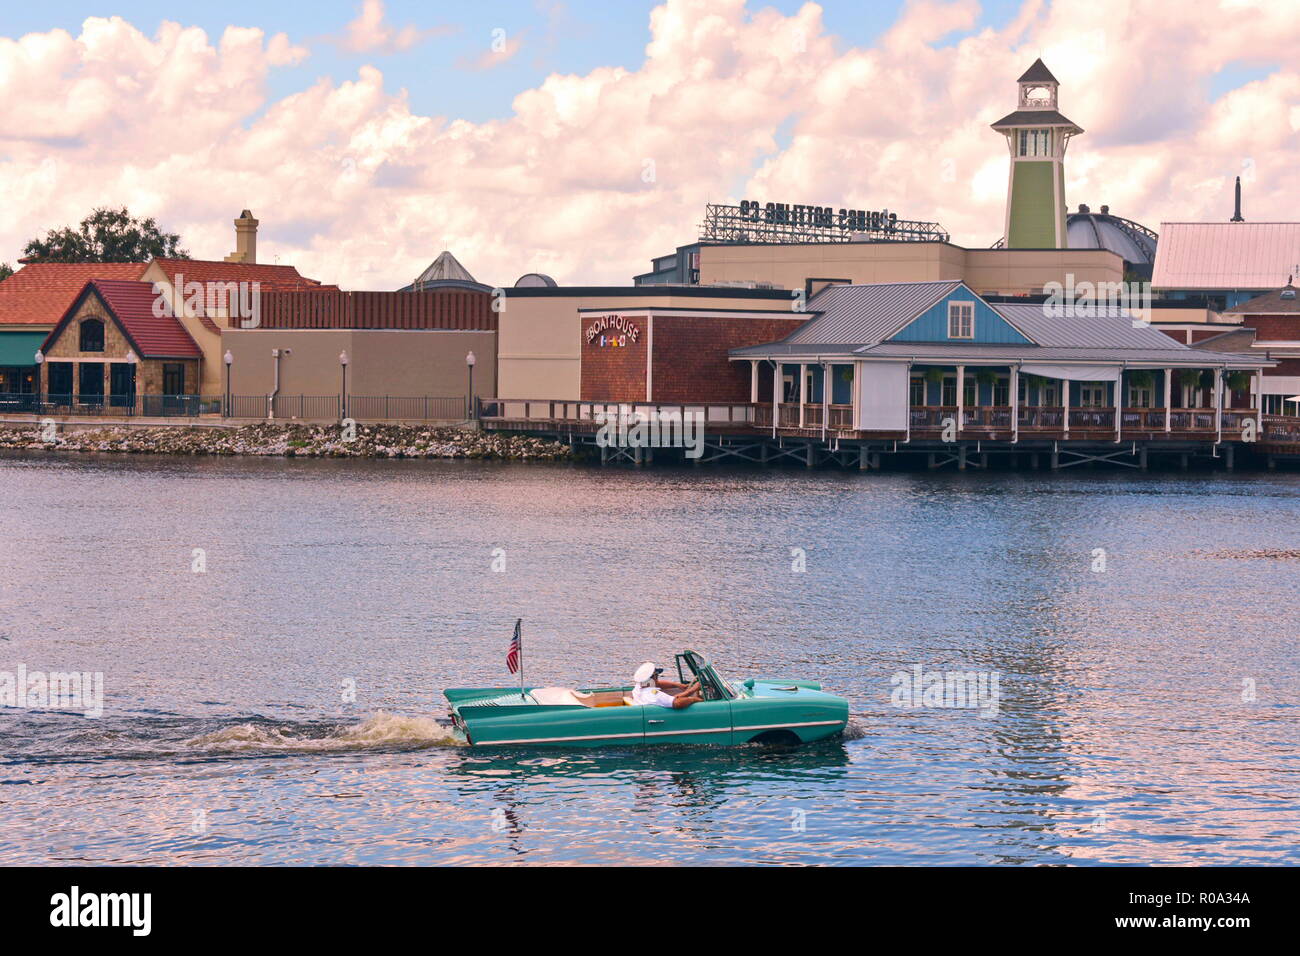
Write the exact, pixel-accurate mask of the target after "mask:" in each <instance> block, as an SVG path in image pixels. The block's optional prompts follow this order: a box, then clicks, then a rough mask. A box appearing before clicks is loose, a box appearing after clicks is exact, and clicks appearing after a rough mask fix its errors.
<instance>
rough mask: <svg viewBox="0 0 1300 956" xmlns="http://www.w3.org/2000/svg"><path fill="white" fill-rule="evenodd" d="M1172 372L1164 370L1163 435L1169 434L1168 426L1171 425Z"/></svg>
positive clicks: (1168, 369)
mask: <svg viewBox="0 0 1300 956" xmlns="http://www.w3.org/2000/svg"><path fill="white" fill-rule="evenodd" d="M1173 383H1174V370H1173V369H1171V368H1167V369H1165V434H1166V435H1168V434H1169V429H1170V426H1171V425H1172V424H1173V422H1172V419H1173V395H1174V386H1173Z"/></svg>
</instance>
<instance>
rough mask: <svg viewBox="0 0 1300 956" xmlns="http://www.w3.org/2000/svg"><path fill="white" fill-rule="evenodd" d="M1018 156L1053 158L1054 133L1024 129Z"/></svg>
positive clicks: (1019, 141) (1021, 134) (1021, 133)
mask: <svg viewBox="0 0 1300 956" xmlns="http://www.w3.org/2000/svg"><path fill="white" fill-rule="evenodd" d="M1016 155H1017V156H1051V155H1052V131H1051V130H1050V129H1022V130H1021V131H1020V137H1019V140H1018V148H1017V152H1016Z"/></svg>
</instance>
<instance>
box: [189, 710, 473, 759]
mask: <svg viewBox="0 0 1300 956" xmlns="http://www.w3.org/2000/svg"><path fill="white" fill-rule="evenodd" d="M185 746H186V747H187V748H190V749H192V750H205V751H209V752H222V753H231V752H243V751H252V752H261V753H266V752H278V753H321V752H328V751H347V750H370V749H378V748H385V749H387V748H400V749H422V748H425V747H457V746H461V742H460V741H458V740H457V739H456V738H455V737H454V736H453V735H452V732H451V728H450V727H448V726H446V725H445V724H441V723H439V722H438V721H436V720H433V719H432V718H430V717H403V716H401V715H399V714H388V713H385V712H383V711H380V712H378V713H376V714H373V715H371V716H370V717H368V718H366V719H365V720H363V721H362V722H361V723H359V724H343V725H304V724H276V723H271V722H259V723H242V724H235V725H234V726H232V727H223V728H222V729H220V730H214V731H212V732H211V733H206V734H202V735H200V736H198V737H192V738H190V739H189V740H187V741H185Z"/></svg>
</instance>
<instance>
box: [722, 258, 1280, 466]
mask: <svg viewBox="0 0 1300 956" xmlns="http://www.w3.org/2000/svg"><path fill="white" fill-rule="evenodd" d="M808 305H809V311H810V312H811V313H812V315H813V318H811V319H810V320H809V321H808V322H807V323H806V324H804V325H803V326H801V327H800V328H798V329H797V330H795V331H794V332H793V333H791V334H790V335H788V336H786V337H785V338H784V339H781V340H779V341H776V342H772V343H769V344H766V345H757V346H749V347H746V348H738V349H733V350H731V352H730V353H729V355H730V358H731V360H732V361H733V362H748V363H750V369H751V382H752V383H753V388H752V392H753V394H751V401H752V402H754V403H755V404H756V415H755V420H756V423H758V424H759V425H761V426H763V427H770V428H771V429H772V434H773V435H774V436H780V435H790V436H801V437H821V438H827V439H849V440H853V439H869V438H895V439H902V440H904V441H909V442H910V441H913V440H924V439H930V440H939V441H943V442H953V441H961V440H966V439H974V440H985V441H989V442H1011V443H1019V442H1021V441H1027V440H1030V439H1035V438H1037V439H1043V440H1051V441H1061V440H1067V439H1073V440H1090V441H1094V442H1095V441H1121V440H1124V439H1129V438H1132V439H1134V440H1137V439H1142V440H1144V441H1145V440H1149V439H1179V438H1181V439H1187V440H1196V441H1205V440H1209V441H1213V442H1216V443H1217V442H1219V441H1222V440H1224V439H1233V438H1239V437H1240V436H1241V434H1242V433H1243V430H1246V431H1249V430H1250V429H1252V428H1257V427H1259V426H1260V425H1261V424H1262V422H1261V421H1260V413H1259V403H1258V401H1257V400H1256V398H1255V396H1257V395H1258V394H1259V391H1260V389H1259V378H1260V376H1261V375H1262V373H1263V369H1264V368H1266V367H1269V366H1271V365H1272V364H1274V363H1273V362H1272V361H1271V360H1270V359H1268V358H1267V357H1263V356H1256V355H1243V354H1227V353H1225V354H1220V353H1217V352H1213V351H1207V350H1204V349H1196V348H1189V347H1188V346H1185V345H1182V344H1180V343H1178V342H1176V341H1174V340H1173V339H1171V338H1170V337H1169V336H1167V335H1165V334H1164V333H1162V332H1160V331H1158V330H1156V329H1154V328H1152V327H1151V326H1150V325H1148V324H1146V323H1145V322H1143V321H1141V320H1139V319H1137V318H1135V317H1134V315H1133V314H1132V313H1130V312H1128V311H1126V310H1124V309H1122V308H1118V307H1115V306H1109V305H1097V306H1088V305H1087V304H1084V303H1081V304H1080V305H1078V306H1077V307H1076V308H1074V309H1070V308H1068V306H1065V305H1063V304H1057V303H1053V302H1051V301H1050V300H1049V301H1046V302H1042V301H1028V300H1021V301H1011V302H1008V301H989V300H986V299H985V298H983V297H981V296H980V295H979V294H977V293H976V292H975V291H974V290H972V289H971V288H970V287H969V286H967V285H966V284H965V283H963V282H960V281H956V280H952V281H938V282H907V283H882V284H872V285H835V286H831V287H829V288H827V289H825V290H823V291H822V292H821V293H819V294H818V295H817V296H815V297H814V298H813V299H812V300H810V302H809V304H808ZM764 367H770V368H772V369H773V370H774V371H775V373H776V374H774V375H773V376H772V377H771V381H772V391H771V394H770V395H759V394H757V392H758V383H759V380H760V375H759V373H760V369H762V368H764ZM763 378H764V379H765V380H766V378H767V376H766V375H764V376H763ZM1252 418H1253V419H1255V421H1254V424H1253V425H1248V424H1247V421H1248V419H1252Z"/></svg>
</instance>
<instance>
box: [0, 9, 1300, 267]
mask: <svg viewBox="0 0 1300 956" xmlns="http://www.w3.org/2000/svg"><path fill="white" fill-rule="evenodd" d="M1296 49H1300V16H1296V15H1295V10H1294V6H1293V4H1291V3H1280V2H1277V0H1217V2H1215V0H1054V2H1053V0H985V2H983V3H981V2H978V0H824V2H822V3H804V2H797V0H773V2H768V3H760V2H754V0H661V2H658V3H650V2H640V0H617V2H611V0H602V2H597V0H481V2H477V3H467V2H454V3H453V2H429V0H320V2H314V3H310V4H308V3H302V2H293V0H281V2H278V3H267V2H265V0H261V2H258V3H253V2H251V0H226V2H223V3H221V4H214V3H188V4H187V3H184V2H177V0H170V2H167V3H162V2H157V0H101V2H97V3H88V2H81V0H45V2H43V3H41V4H20V3H17V2H14V0H0V101H2V102H3V103H4V104H5V108H4V109H3V110H2V111H0V189H2V190H3V192H2V194H3V196H4V197H5V216H4V217H3V218H2V219H0V262H5V261H8V262H15V261H16V260H17V258H18V257H19V256H20V255H21V250H22V247H23V245H24V244H25V243H26V241H27V240H28V239H31V238H33V237H34V236H38V235H43V234H44V232H45V231H46V230H48V229H51V228H57V227H59V226H63V225H65V224H75V223H76V222H78V221H79V220H80V219H81V218H82V217H83V216H85V215H86V214H87V213H88V212H90V211H91V210H92V209H94V208H96V207H98V206H127V207H128V208H129V209H130V210H131V211H132V213H134V214H136V215H139V216H152V217H155V218H156V219H157V220H158V221H159V223H160V225H162V226H163V227H164V228H165V229H167V230H168V231H173V232H178V233H180V234H181V235H182V237H183V239H184V243H185V245H186V247H187V248H188V249H189V251H190V253H191V254H192V255H194V256H195V257H196V258H209V259H220V258H222V257H224V256H225V255H227V254H228V253H229V252H231V251H232V250H233V248H234V227H233V225H232V220H233V219H234V218H235V217H236V216H237V215H238V213H239V211H240V210H241V209H245V208H249V209H251V210H252V211H253V212H254V214H255V215H256V216H257V217H258V219H259V220H260V221H261V228H260V233H259V259H260V261H263V262H280V263H286V264H293V265H295V266H297V267H298V269H299V271H301V272H302V273H303V274H305V275H308V276H311V277H312V278H316V279H319V280H322V281H325V282H333V283H339V284H341V285H343V286H344V287H345V288H352V289H394V288H398V287H400V286H401V285H404V284H406V283H407V282H409V281H410V280H411V279H412V278H414V277H415V276H416V275H417V274H418V273H419V272H421V271H422V270H423V269H424V268H425V267H426V266H427V265H428V264H429V263H430V262H431V261H432V260H433V259H434V258H435V257H436V256H437V255H438V253H439V252H441V251H442V250H444V249H449V250H451V252H452V253H453V254H454V255H456V257H457V258H458V259H460V261H461V262H462V263H463V264H464V265H465V266H466V268H468V269H469V271H470V272H471V273H473V274H474V275H475V277H476V278H478V279H479V280H480V281H482V282H486V283H488V284H490V285H494V286H498V285H499V286H508V285H511V284H513V283H514V281H515V279H516V278H518V277H519V276H520V275H523V274H525V273H528V272H545V273H549V274H550V275H552V276H554V277H555V278H556V279H557V280H558V281H560V282H561V283H563V284H585V285H596V284H619V285H623V284H628V283H629V282H630V281H631V277H632V276H633V275H635V274H636V273H639V272H644V271H647V270H648V269H649V267H650V259H651V258H652V257H654V256H659V255H664V254H666V253H669V252H671V251H672V250H673V249H674V248H676V247H677V246H679V245H683V244H686V243H688V242H690V241H692V240H693V239H694V238H695V236H696V235H697V234H698V227H699V222H700V219H701V217H702V214H703V211H704V205H705V204H706V203H707V202H739V201H740V200H742V199H753V200H759V201H764V202H765V201H777V202H789V203H807V204H813V205H829V206H835V207H843V206H847V207H851V208H865V209H881V208H887V209H890V210H892V211H894V212H896V213H898V214H899V216H900V217H901V218H907V219H921V220H932V221H937V222H939V223H940V224H941V225H942V226H943V227H944V228H945V229H946V230H947V231H948V232H949V233H951V235H952V237H953V241H954V242H956V243H958V244H961V245H967V246H972V247H979V246H987V245H990V244H991V243H993V242H994V241H996V240H997V239H998V238H999V237H1000V236H1001V232H1002V220H1003V211H1004V205H1005V200H1006V180H1007V165H1008V159H1007V150H1006V146H1005V143H1004V141H1003V140H1002V138H1001V136H1000V135H999V134H997V133H995V132H993V131H992V130H990V129H989V128H988V127H989V124H990V123H991V122H994V121H995V120H997V119H998V118H1000V117H1001V116H1003V115H1004V114H1006V113H1008V112H1011V111H1012V110H1013V109H1014V107H1015V96H1016V85H1015V81H1016V78H1017V77H1018V76H1019V75H1020V74H1021V73H1022V72H1023V71H1024V70H1025V69H1026V68H1027V67H1028V66H1029V65H1030V63H1032V62H1033V60H1034V59H1035V58H1036V57H1039V56H1041V57H1042V58H1043V59H1044V60H1045V62H1046V63H1047V65H1048V66H1049V67H1050V68H1051V70H1052V71H1053V73H1055V75H1056V76H1057V78H1058V79H1059V80H1060V81H1061V91H1060V105H1061V111H1062V112H1063V113H1065V115H1066V116H1068V117H1070V119H1071V120H1073V121H1074V122H1075V123H1076V124H1078V125H1079V126H1082V127H1083V128H1084V129H1085V130H1086V132H1085V133H1084V134H1083V135H1082V136H1079V137H1077V138H1075V140H1074V141H1073V142H1072V143H1071V145H1070V150H1069V153H1068V155H1067V158H1066V197H1067V202H1068V203H1069V204H1070V207H1071V208H1074V207H1075V206H1076V205H1077V204H1078V203H1081V202H1082V203H1088V204H1089V205H1091V206H1092V207H1093V208H1094V209H1096V208H1097V207H1098V206H1100V205H1102V204H1108V205H1109V206H1110V208H1111V210H1112V212H1114V213H1116V214H1118V215H1122V216H1126V217H1129V218H1132V219H1135V220H1137V221H1139V222H1142V223H1144V224H1146V225H1148V226H1150V227H1151V228H1154V229H1157V230H1158V229H1159V226H1160V223H1161V222H1166V221H1187V220H1223V219H1226V218H1227V217H1228V216H1229V215H1231V211H1232V208H1231V202H1232V182H1233V178H1234V177H1235V176H1238V175H1240V176H1241V177H1242V180H1243V190H1244V195H1245V212H1246V218H1247V219H1249V220H1253V221H1288V220H1296V219H1300V161H1298V160H1300V60H1297V58H1296V57H1295V54H1294V51H1295V50H1296ZM1297 254H1298V257H1300V251H1298V253H1297Z"/></svg>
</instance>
